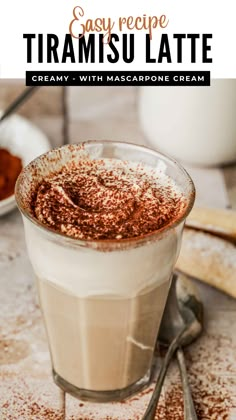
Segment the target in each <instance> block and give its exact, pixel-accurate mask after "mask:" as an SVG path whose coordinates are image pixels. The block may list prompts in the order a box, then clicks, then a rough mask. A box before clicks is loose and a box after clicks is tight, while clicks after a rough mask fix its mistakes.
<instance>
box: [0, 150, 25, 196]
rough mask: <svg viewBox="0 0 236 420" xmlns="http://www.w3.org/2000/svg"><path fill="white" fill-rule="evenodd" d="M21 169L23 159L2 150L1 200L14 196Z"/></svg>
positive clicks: (0, 160) (0, 165) (0, 173)
mask: <svg viewBox="0 0 236 420" xmlns="http://www.w3.org/2000/svg"><path fill="white" fill-rule="evenodd" d="M21 169H22V161H21V159H20V158H19V157H18V156H14V155H12V154H11V153H10V152H9V151H8V150H6V149H3V148H0V200H4V198H7V197H10V196H11V195H12V194H14V188H15V183H16V180H17V177H18V175H19V173H20V172H21Z"/></svg>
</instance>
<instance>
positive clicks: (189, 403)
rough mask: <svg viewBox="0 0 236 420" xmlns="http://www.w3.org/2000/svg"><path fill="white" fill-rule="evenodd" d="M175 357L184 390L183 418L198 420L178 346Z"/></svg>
mask: <svg viewBox="0 0 236 420" xmlns="http://www.w3.org/2000/svg"><path fill="white" fill-rule="evenodd" d="M177 359H178V363H179V369H180V374H181V379H182V385H183V392H184V420H198V418H197V414H196V411H195V408H194V404H193V399H192V395H191V389H190V386H189V382H188V374H187V369H186V365H185V360H184V353H183V350H182V348H178V350H177Z"/></svg>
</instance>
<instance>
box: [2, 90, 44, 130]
mask: <svg viewBox="0 0 236 420" xmlns="http://www.w3.org/2000/svg"><path fill="white" fill-rule="evenodd" d="M38 87H39V86H31V87H29V88H26V89H24V90H23V92H22V93H21V94H20V95H19V96H17V98H16V99H14V101H13V102H12V103H11V104H10V105H9V106H8V107H7V109H6V110H5V111H4V113H3V114H2V115H1V116H0V123H1V122H2V121H3V120H5V118H7V117H9V116H10V115H11V114H12V113H13V112H15V111H16V110H17V109H18V108H19V107H20V106H21V105H22V104H23V103H24V102H25V101H26V100H27V99H28V98H29V97H30V96H31V95H32V93H34V92H35V91H36V90H37V89H38Z"/></svg>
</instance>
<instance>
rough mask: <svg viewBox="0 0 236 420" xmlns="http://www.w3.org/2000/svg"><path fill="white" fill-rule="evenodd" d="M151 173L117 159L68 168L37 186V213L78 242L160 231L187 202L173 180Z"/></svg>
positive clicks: (34, 204) (33, 203) (34, 201)
mask: <svg viewBox="0 0 236 420" xmlns="http://www.w3.org/2000/svg"><path fill="white" fill-rule="evenodd" d="M107 161H108V160H107ZM146 169H147V168H146V167H145V166H142V165H141V164H136V165H134V164H129V163H128V162H117V161H115V160H109V162H105V160H81V161H80V162H79V163H77V164H76V165H75V163H73V164H71V165H70V166H68V165H67V166H66V167H63V168H62V170H61V171H60V172H59V173H54V174H52V175H51V176H49V177H48V178H47V179H45V180H44V181H43V182H41V184H40V185H38V186H37V188H36V189H35V191H34V194H33V196H32V201H31V210H32V213H33V215H34V217H36V218H37V219H38V220H39V221H40V222H41V223H43V224H45V225H47V226H48V227H50V228H52V229H54V230H55V231H58V232H60V233H63V234H65V235H68V236H71V237H74V238H77V239H88V240H97V239H102V240H106V239H128V238H136V237H140V236H143V235H147V234H149V233H152V232H155V231H158V230H160V229H161V228H163V227H164V226H167V225H168V224H170V223H172V222H173V221H175V220H176V219H177V218H179V217H180V216H181V214H182V213H183V211H184V209H185V207H186V200H185V199H184V198H183V197H182V195H181V192H180V191H178V189H177V188H176V186H175V184H174V182H173V181H172V180H171V179H170V178H169V177H167V176H166V175H164V174H160V173H158V172H157V171H155V170H154V169H152V170H151V169H150V170H148V171H147V170H146Z"/></svg>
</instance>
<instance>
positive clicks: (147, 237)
mask: <svg viewBox="0 0 236 420" xmlns="http://www.w3.org/2000/svg"><path fill="white" fill-rule="evenodd" d="M82 144H83V145H85V146H86V144H92V145H93V144H94V145H99V144H100V145H103V144H117V145H125V146H130V147H134V148H136V149H139V150H140V151H143V152H147V151H149V152H151V153H153V154H154V155H156V156H157V157H160V158H161V159H163V158H164V159H165V160H166V161H169V162H170V163H171V164H172V165H174V166H176V167H177V168H178V169H179V171H180V172H182V174H183V175H184V176H185V179H186V181H187V182H188V184H189V187H190V192H189V196H188V197H187V205H186V208H185V209H184V211H183V212H182V213H181V214H180V216H179V217H177V218H176V219H174V221H173V222H170V223H168V224H167V225H165V226H163V227H162V228H160V229H157V230H154V231H153V232H149V233H146V234H143V235H140V236H138V237H132V238H121V239H78V238H74V237H71V236H68V235H66V234H65V233H61V232H57V231H55V230H54V229H52V228H51V227H49V226H47V225H46V224H43V223H41V222H40V221H39V220H38V219H37V218H36V217H34V216H32V214H31V213H30V211H29V210H27V209H26V208H25V207H24V206H23V205H22V200H21V198H20V197H19V195H20V184H21V181H22V178H23V176H24V174H25V173H26V172H27V171H28V170H29V167H30V166H31V165H33V164H35V163H36V162H37V161H38V160H39V159H41V158H42V157H44V156H46V155H47V154H49V153H53V152H55V151H60V150H61V149H65V148H68V147H70V148H71V147H76V146H81V145H82ZM195 195H196V190H195V186H194V183H193V180H192V178H191V176H190V175H189V173H188V172H187V171H186V169H185V168H184V167H183V166H182V165H181V164H180V163H179V162H178V161H177V160H175V159H174V158H172V157H170V156H169V155H167V154H165V153H162V152H159V151H157V150H155V149H152V148H151V147H149V146H143V145H138V144H136V143H131V142H126V141H116V140H114V141H113V140H86V141H82V142H79V143H72V144H65V145H62V146H59V147H56V148H53V149H51V150H49V151H47V152H46V153H43V154H41V155H39V156H37V157H36V158H35V159H33V160H32V161H31V162H30V163H29V164H28V165H26V166H25V167H24V168H23V169H22V171H21V173H20V175H19V176H18V178H17V181H16V184H15V199H16V203H17V206H18V208H19V210H20V212H21V213H22V215H23V216H25V217H26V219H28V220H29V221H30V222H32V223H33V224H34V225H35V226H36V227H37V228H38V229H39V230H41V231H42V232H43V233H44V234H46V235H49V237H51V239H53V240H55V239H56V238H57V239H58V240H59V241H62V242H64V243H67V244H70V245H73V246H79V247H81V246H83V247H88V248H91V247H92V246H93V245H94V246H96V245H98V246H99V245H100V246H101V247H102V246H106V245H111V246H114V247H115V248H116V245H117V246H119V245H126V244H127V245H129V244H130V245H135V244H137V245H138V244H141V243H144V242H148V241H153V240H155V239H158V238H159V237H160V236H161V235H162V234H163V233H165V232H168V231H169V230H171V229H173V228H175V227H176V226H178V225H179V224H180V223H181V222H183V221H184V220H185V219H186V217H187V216H188V215H189V213H190V211H191V210H192V208H193V205H194V201H195Z"/></svg>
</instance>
